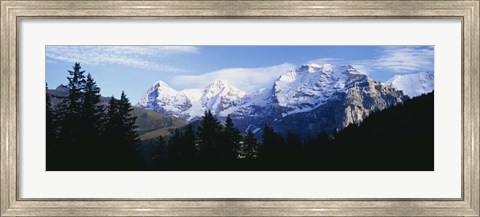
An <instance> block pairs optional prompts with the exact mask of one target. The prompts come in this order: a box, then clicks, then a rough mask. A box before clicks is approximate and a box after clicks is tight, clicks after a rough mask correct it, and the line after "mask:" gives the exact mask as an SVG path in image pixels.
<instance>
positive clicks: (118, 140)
mask: <svg viewBox="0 0 480 217" xmlns="http://www.w3.org/2000/svg"><path fill="white" fill-rule="evenodd" d="M107 110H108V111H107V120H106V122H107V123H106V125H105V126H106V127H105V129H106V132H105V136H104V139H105V144H106V145H107V147H108V148H107V151H106V152H107V153H106V154H107V155H109V156H111V157H110V158H108V161H109V162H108V163H107V167H110V168H112V169H114V170H131V169H134V168H135V167H136V166H138V165H137V163H138V161H137V150H136V143H137V142H138V134H137V133H136V132H135V129H136V127H137V126H136V125H135V121H136V117H133V116H132V115H131V112H132V111H133V108H131V104H130V102H129V100H128V98H127V97H126V95H125V93H124V92H123V91H122V94H121V96H120V99H118V100H117V99H115V98H114V97H112V99H111V100H110V102H109V105H108V107H107ZM110 159H111V160H110Z"/></svg>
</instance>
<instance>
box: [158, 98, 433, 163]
mask: <svg viewBox="0 0 480 217" xmlns="http://www.w3.org/2000/svg"><path fill="white" fill-rule="evenodd" d="M433 124H434V122H433V92H432V93H429V94H426V95H422V96H420V97H416V98H413V99H410V100H407V101H405V102H403V103H401V104H398V105H396V106H393V107H391V108H387V109H385V110H382V111H377V112H373V113H372V114H370V115H369V116H368V117H367V118H365V119H364V120H363V121H362V122H360V123H354V124H350V125H348V126H347V127H346V128H343V129H333V131H331V133H330V134H329V133H327V131H322V132H319V133H318V134H317V135H316V136H314V137H312V138H301V137H299V136H298V135H296V134H294V133H288V134H287V135H281V134H279V133H277V132H275V130H274V128H272V127H270V126H268V125H265V126H264V128H263V131H262V133H261V135H259V137H260V138H259V139H258V140H257V137H256V136H255V135H254V134H253V132H252V131H248V132H247V134H246V135H242V134H241V133H240V132H239V131H238V130H237V129H236V128H235V126H234V124H233V121H232V119H231V118H230V116H228V117H227V119H226V121H225V124H221V123H220V122H219V121H218V120H217V119H216V118H215V117H214V116H213V115H212V113H211V112H209V111H206V112H205V114H204V116H203V117H202V119H201V120H200V126H198V129H196V130H194V127H193V126H192V124H190V125H188V126H187V127H186V128H185V129H183V130H179V129H177V130H175V131H174V133H173V135H172V136H171V137H169V138H165V137H158V138H157V141H156V145H157V150H156V151H157V153H158V154H157V164H156V165H155V168H153V169H154V170H249V171H250V170H282V171H285V170H292V171H298V170H322V171H365V170H370V171H378V170H382V171H391V170H397V171H398V170H405V171H407V170H408V171H413V170H423V171H425V170H433V162H434V161H433V154H434V152H433V150H434V146H433V142H434V141H433V139H434V137H433V129H434V127H433Z"/></svg>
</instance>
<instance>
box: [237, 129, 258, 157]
mask: <svg viewBox="0 0 480 217" xmlns="http://www.w3.org/2000/svg"><path fill="white" fill-rule="evenodd" d="M258 145H259V143H258V141H257V139H256V138H255V135H254V134H253V132H252V131H251V130H248V132H247V135H246V136H245V138H244V141H243V145H242V146H241V153H242V155H243V156H244V158H245V159H249V160H252V159H256V158H257V157H258V156H257V155H258Z"/></svg>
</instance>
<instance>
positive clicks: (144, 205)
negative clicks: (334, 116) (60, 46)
mask: <svg viewBox="0 0 480 217" xmlns="http://www.w3.org/2000/svg"><path fill="white" fill-rule="evenodd" d="M0 2H1V7H0V15H1V26H0V29H1V48H0V52H1V56H0V64H1V73H0V108H1V112H0V141H1V146H0V156H1V159H0V163H1V164H0V178H1V181H0V193H1V198H0V202H1V203H0V216H479V215H480V199H479V196H480V194H479V191H480V188H479V183H480V182H479V181H480V180H479V178H480V176H479V174H480V173H479V171H480V167H479V159H480V158H479V157H480V155H479V135H480V134H479V133H480V128H479V123H480V111H479V108H480V105H479V102H480V95H479V94H480V82H479V81H480V73H479V62H480V59H479V45H480V44H479V1H478V0H467V1H456V0H445V1H399V0H393V1H384V0H377V1H319V0H313V1H306V0H301V1H285V0H280V1H259V0H252V1H225V0H223V1H198V0H195V1H102V0H100V1H96V0H80V1H63V0H51V1H43V0H34V1H29V0H26V1H16V0H0ZM30 17H55V18H72V17H82V18H89V17H97V18H99V17H110V18H111V17H190V18H205V17H209V18H218V17H221V18H252V17H255V18H266V17H297V18H298V17H300V18H302V17H303V18H311V17H320V18H332V17H343V18H399V17H401V18H436V19H442V18H451V17H457V18H461V19H462V25H463V29H462V31H463V38H462V43H463V44H462V49H463V50H462V55H463V56H462V60H463V72H462V73H463V74H462V93H463V94H462V106H463V108H462V124H463V126H462V127H463V129H462V133H463V135H462V136H463V146H462V147H463V158H462V160H463V161H462V169H463V171H462V174H463V177H462V186H463V190H462V198H461V199H458V200H456V199H453V200H452V199H429V200H413V199H412V200H410V199H398V200H392V199H381V198H379V199H374V200H369V199H358V200H351V199H350V200H349V199H344V200H343V199H340V200H318V199H305V200H295V199H275V200H268V199H265V200H258V199H250V200H248V199H188V200H134V199H108V200H93V199H86V198H85V199H79V200H51V199H44V200H43V199H37V200H28V199H21V198H19V197H18V188H17V175H18V174H17V156H18V154H19V153H18V148H17V145H18V144H17V130H18V128H17V117H18V116H19V114H18V110H17V97H18V94H17V93H18V92H17V90H18V86H19V85H21V84H19V83H18V71H17V68H18V62H17V60H18V56H19V54H18V51H17V21H18V20H19V19H26V18H30Z"/></svg>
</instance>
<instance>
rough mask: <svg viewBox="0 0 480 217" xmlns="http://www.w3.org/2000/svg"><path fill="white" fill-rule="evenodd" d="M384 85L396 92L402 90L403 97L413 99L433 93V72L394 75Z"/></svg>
mask: <svg viewBox="0 0 480 217" xmlns="http://www.w3.org/2000/svg"><path fill="white" fill-rule="evenodd" d="M386 83H387V84H391V85H392V86H393V87H394V88H395V89H397V90H402V91H403V93H404V94H405V95H408V96H410V97H415V96H419V95H422V94H424V93H429V92H432V91H433V86H434V76H433V72H420V73H417V74H407V75H396V76H394V77H393V78H391V79H390V80H388V81H387V82H386Z"/></svg>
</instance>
